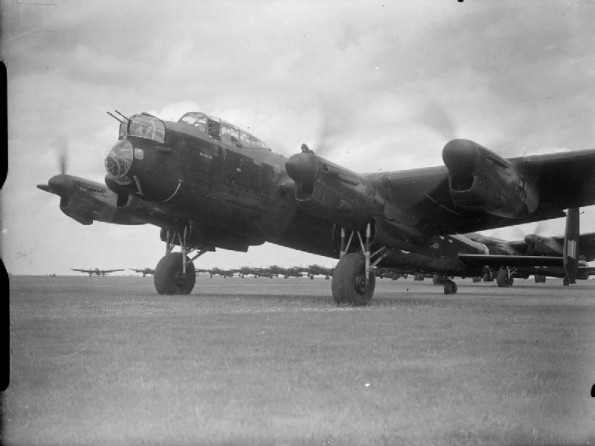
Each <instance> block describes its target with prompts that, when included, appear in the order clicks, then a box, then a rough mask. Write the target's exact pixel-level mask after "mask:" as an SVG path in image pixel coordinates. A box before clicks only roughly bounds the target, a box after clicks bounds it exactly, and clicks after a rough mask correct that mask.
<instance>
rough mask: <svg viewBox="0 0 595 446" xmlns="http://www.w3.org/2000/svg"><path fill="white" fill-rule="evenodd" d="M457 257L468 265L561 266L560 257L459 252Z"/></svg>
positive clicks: (561, 259) (561, 260)
mask: <svg viewBox="0 0 595 446" xmlns="http://www.w3.org/2000/svg"><path fill="white" fill-rule="evenodd" d="M458 257H459V259H460V260H461V261H462V262H463V263H465V264H467V265H469V266H510V267H514V266H525V267H526V266H563V261H564V260H563V258H562V257H551V256H507V255H492V254H459V255H458Z"/></svg>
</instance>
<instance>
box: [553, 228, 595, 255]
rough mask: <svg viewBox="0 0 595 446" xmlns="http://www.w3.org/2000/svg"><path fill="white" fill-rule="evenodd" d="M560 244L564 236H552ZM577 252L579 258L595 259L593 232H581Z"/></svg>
mask: <svg viewBox="0 0 595 446" xmlns="http://www.w3.org/2000/svg"><path fill="white" fill-rule="evenodd" d="M552 238H553V239H554V240H556V241H557V242H558V243H560V244H561V245H562V244H563V243H564V236H558V237H552ZM578 246H579V248H578V250H579V254H580V258H581V259H584V260H586V261H587V262H591V261H593V260H595V232H590V233H587V234H581V235H580V238H579V244H578Z"/></svg>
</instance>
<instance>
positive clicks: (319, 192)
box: [285, 153, 373, 228]
mask: <svg viewBox="0 0 595 446" xmlns="http://www.w3.org/2000/svg"><path fill="white" fill-rule="evenodd" d="M285 168H286V170H287V173H288V175H289V176H290V177H291V179H292V180H294V181H295V183H296V189H295V200H296V203H297V206H298V207H299V208H300V209H301V210H303V211H304V212H306V213H308V214H309V215H311V216H313V217H315V218H320V219H327V220H331V221H333V222H334V223H336V224H339V225H340V226H345V227H352V228H361V227H365V225H366V224H367V223H368V222H369V221H370V220H371V218H372V206H373V197H372V191H371V190H369V188H368V187H367V186H366V183H365V182H364V180H363V178H362V177H361V176H360V175H359V174H357V173H355V172H353V171H351V170H348V169H345V168H344V167H341V166H339V165H337V164H334V163H331V162H330V161H327V160H325V159H323V158H320V157H318V156H316V155H314V154H313V153H298V154H295V155H292V156H291V157H290V158H289V160H288V161H287V162H286V163H285Z"/></svg>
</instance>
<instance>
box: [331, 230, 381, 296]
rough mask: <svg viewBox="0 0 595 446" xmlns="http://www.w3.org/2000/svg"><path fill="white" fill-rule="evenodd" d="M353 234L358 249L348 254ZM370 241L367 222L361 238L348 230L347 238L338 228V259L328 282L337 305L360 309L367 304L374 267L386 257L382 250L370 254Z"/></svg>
mask: <svg viewBox="0 0 595 446" xmlns="http://www.w3.org/2000/svg"><path fill="white" fill-rule="evenodd" d="M354 235H357V239H358V240H359V248H360V250H359V251H358V250H357V246H355V247H354V248H353V250H352V252H350V249H351V248H352V247H351V244H352V241H353V238H354ZM371 239H372V228H371V225H370V224H369V223H368V225H367V227H366V231H365V233H364V236H363V238H362V234H361V232H360V231H351V232H350V234H349V238H347V233H346V230H345V228H341V253H340V259H339V263H337V266H336V268H335V271H334V272H333V277H332V281H331V289H332V293H333V299H334V300H335V302H336V303H337V304H342V303H347V304H350V305H356V306H361V305H368V304H369V303H370V300H371V299H372V295H373V294H374V288H375V286H376V277H375V276H374V267H375V266H376V265H377V264H378V262H380V261H381V260H382V259H383V258H384V257H385V256H386V254H387V249H386V248H384V247H383V248H380V249H379V250H378V251H376V252H371V250H370V244H371Z"/></svg>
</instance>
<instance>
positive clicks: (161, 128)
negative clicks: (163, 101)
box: [120, 113, 165, 143]
mask: <svg viewBox="0 0 595 446" xmlns="http://www.w3.org/2000/svg"><path fill="white" fill-rule="evenodd" d="M125 136H136V137H138V138H144V139H150V140H151V141H156V142H159V143H164V142H165V124H164V123H163V121H161V120H160V119H157V118H156V117H154V116H152V115H149V114H148V113H141V114H140V115H134V116H132V118H130V119H129V120H127V121H122V123H121V124H120V138H123V137H125Z"/></svg>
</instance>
